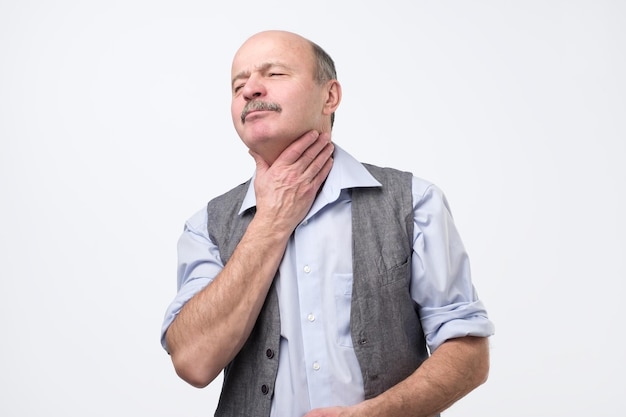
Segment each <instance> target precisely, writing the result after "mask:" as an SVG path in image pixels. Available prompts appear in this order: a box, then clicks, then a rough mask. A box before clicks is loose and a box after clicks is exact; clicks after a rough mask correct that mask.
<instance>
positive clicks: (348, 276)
mask: <svg viewBox="0 0 626 417" xmlns="http://www.w3.org/2000/svg"><path fill="white" fill-rule="evenodd" d="M372 186H380V183H379V182H378V181H377V180H376V179H375V178H374V177H372V175H371V174H370V173H369V172H368V171H367V170H366V169H365V168H364V167H363V165H361V164H360V163H359V162H358V161H357V160H355V159H354V158H353V157H352V156H350V155H349V154H348V153H346V152H345V151H344V150H343V149H341V148H340V147H339V146H337V145H335V152H334V163H333V168H332V170H331V172H330V174H329V175H328V178H327V180H326V182H325V183H324V186H323V188H322V190H321V192H320V194H319V195H318V197H317V198H316V200H315V202H314V203H313V206H312V207H311V209H310V211H309V213H308V214H307V215H306V217H305V218H304V220H303V221H302V222H301V223H300V225H299V226H298V227H297V228H296V230H295V231H294V233H293V235H292V236H291V238H290V239H289V243H288V245H287V249H286V251H285V255H284V257H283V260H282V262H281V264H280V267H279V272H280V274H279V278H277V281H276V283H275V284H276V290H277V293H278V302H279V308H280V321H281V341H280V354H279V365H278V375H277V378H276V384H275V391H274V397H273V402H272V412H271V415H272V416H276V417H279V416H280V417H282V416H301V415H304V414H305V413H306V412H308V411H309V410H311V409H313V408H318V407H328V406H337V405H351V404H356V403H358V402H360V401H363V398H364V392H363V380H362V377H361V371H360V367H359V364H358V362H357V358H356V355H355V353H354V349H353V347H352V338H351V335H350V300H351V293H352V222H351V219H352V213H351V199H350V193H349V192H348V190H349V189H351V188H353V187H372ZM412 193H413V206H414V235H413V255H412V281H411V288H410V292H411V296H412V298H413V299H414V300H415V302H416V303H417V304H418V305H419V306H420V311H419V312H420V317H421V321H422V327H423V330H424V334H425V336H426V342H427V344H428V348H429V349H430V351H431V352H432V351H434V350H435V349H437V347H438V346H439V345H441V344H442V343H443V342H445V341H446V340H448V339H450V338H455V337H462V336H468V335H472V336H490V335H492V334H493V332H494V327H493V324H492V323H491V321H490V320H489V319H488V317H487V312H486V310H485V308H484V306H483V304H482V302H481V301H480V300H479V299H478V296H477V294H476V291H475V290H474V287H473V284H472V281H471V275H470V266H469V261H468V257H467V253H466V251H465V249H464V247H463V243H462V242H461V239H460V237H459V234H458V232H457V229H456V227H455V225H454V222H453V219H452V215H451V213H450V209H449V207H448V203H447V201H446V199H445V196H444V195H443V193H442V192H441V190H440V189H438V188H437V187H436V186H435V185H433V184H431V183H429V182H427V181H424V180H422V179H420V178H417V177H413V188H412ZM255 204H256V197H255V193H254V187H252V186H251V187H249V189H248V192H247V195H246V197H245V199H244V201H243V203H242V207H241V211H240V212H243V211H244V210H246V209H248V208H250V207H253V206H255ZM178 261H179V262H178V294H177V295H176V297H175V299H174V301H173V302H172V303H171V305H170V306H169V308H168V309H167V312H166V315H165V319H164V322H163V329H162V339H161V343H162V344H163V347H164V348H165V349H166V350H167V346H166V343H165V331H166V330H167V328H168V326H169V325H170V324H171V323H172V321H173V320H174V318H175V317H176V314H177V313H178V312H179V311H180V309H181V308H182V307H183V305H184V304H185V303H186V302H187V301H188V300H189V299H190V298H191V297H193V296H194V294H196V293H197V292H198V291H200V290H201V289H202V288H204V287H205V286H206V285H208V284H210V283H211V281H212V280H213V279H214V278H215V277H216V276H217V274H218V273H219V272H220V271H221V270H222V268H223V264H222V261H221V259H220V255H219V251H218V249H217V248H216V247H215V245H214V244H213V243H212V242H211V241H210V239H209V237H208V232H207V214H206V209H202V210H200V211H199V212H197V213H196V214H195V215H194V216H192V217H191V218H190V219H189V220H188V221H187V222H186V224H185V229H184V232H183V234H182V235H181V237H180V239H179V242H178ZM390 302H393V301H391V300H390Z"/></svg>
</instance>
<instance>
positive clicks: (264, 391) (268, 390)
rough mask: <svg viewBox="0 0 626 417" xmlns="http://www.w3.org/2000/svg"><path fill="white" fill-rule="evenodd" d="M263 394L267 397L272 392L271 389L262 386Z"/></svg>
mask: <svg viewBox="0 0 626 417" xmlns="http://www.w3.org/2000/svg"><path fill="white" fill-rule="evenodd" d="M261 392H262V393H263V395H267V393H268V392H270V389H269V388H268V386H267V385H265V384H263V385H261Z"/></svg>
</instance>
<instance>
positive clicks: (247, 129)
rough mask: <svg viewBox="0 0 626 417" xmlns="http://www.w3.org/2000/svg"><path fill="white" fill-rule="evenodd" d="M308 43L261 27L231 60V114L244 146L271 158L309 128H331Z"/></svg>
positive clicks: (323, 93)
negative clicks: (262, 29)
mask: <svg viewBox="0 0 626 417" xmlns="http://www.w3.org/2000/svg"><path fill="white" fill-rule="evenodd" d="M314 71H315V58H314V54H313V50H312V48H311V46H310V44H309V43H308V42H307V41H306V40H304V39H302V38H300V37H298V36H296V35H294V34H290V33H284V32H264V33H260V34H257V35H255V36H253V37H252V38H250V39H249V40H248V41H246V43H244V45H243V46H242V47H241V48H240V49H239V51H238V52H237V54H236V55H235V58H234V60H233V65H232V103H231V115H232V118H233V124H234V125H235V129H236V130H237V133H238V134H239V137H241V140H242V141H243V142H244V143H245V144H246V146H247V147H248V148H250V149H251V150H253V151H255V152H257V153H259V154H260V155H261V156H262V157H263V158H264V159H265V160H266V162H268V163H270V164H271V163H273V162H274V160H275V159H276V158H277V157H278V155H280V153H281V152H282V151H283V150H284V149H285V148H286V147H287V146H288V145H289V144H290V143H291V142H293V141H294V140H295V139H297V138H298V137H300V136H301V135H303V134H304V133H306V132H307V131H309V130H313V129H315V130H318V131H320V132H321V131H329V130H330V122H329V120H330V119H329V117H328V114H324V113H323V112H324V102H325V101H326V90H327V88H326V87H325V86H324V85H320V84H318V83H317V82H316V81H315V79H314Z"/></svg>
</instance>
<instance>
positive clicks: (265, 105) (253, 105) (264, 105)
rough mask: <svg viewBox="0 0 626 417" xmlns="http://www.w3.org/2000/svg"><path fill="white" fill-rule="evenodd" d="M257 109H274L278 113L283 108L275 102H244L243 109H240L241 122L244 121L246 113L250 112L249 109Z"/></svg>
mask: <svg viewBox="0 0 626 417" xmlns="http://www.w3.org/2000/svg"><path fill="white" fill-rule="evenodd" d="M257 110H267V111H275V112H278V113H280V112H281V111H283V109H282V108H281V107H280V106H279V105H278V104H276V103H270V102H266V101H257V100H255V101H249V102H248V103H246V105H245V106H244V108H243V110H242V111H241V123H245V122H246V116H247V115H248V113H250V112H251V111H257Z"/></svg>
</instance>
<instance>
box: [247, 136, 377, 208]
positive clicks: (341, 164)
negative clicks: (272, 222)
mask: <svg viewBox="0 0 626 417" xmlns="http://www.w3.org/2000/svg"><path fill="white" fill-rule="evenodd" d="M333 159H334V161H333V167H332V168H331V170H330V173H329V174H328V178H326V181H325V182H324V185H323V186H322V191H321V192H320V193H319V195H318V196H317V198H316V199H315V201H314V203H313V206H312V207H311V210H310V211H309V215H311V214H312V213H315V212H317V211H318V210H319V209H320V208H322V207H323V206H325V205H326V204H329V203H331V202H333V201H335V200H337V199H338V198H339V195H340V194H341V191H342V190H345V189H350V188H357V187H381V186H382V184H381V183H380V182H378V181H377V180H376V179H375V178H374V177H373V176H372V174H370V173H369V171H368V170H367V169H366V168H365V167H364V166H363V164H361V163H360V162H359V161H357V160H356V159H355V158H354V157H353V156H352V155H350V154H349V153H348V152H346V151H345V150H343V149H342V148H341V147H339V146H338V145H337V144H335V151H334V153H333ZM255 176H256V172H255V173H254V174H253V175H252V178H251V179H250V182H249V185H248V191H247V193H246V196H245V198H244V199H243V202H242V203H241V209H240V210H239V214H241V213H243V212H244V211H246V210H248V209H250V208H252V207H254V206H256V194H255V192H254V178H255ZM309 215H308V216H307V217H309Z"/></svg>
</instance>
